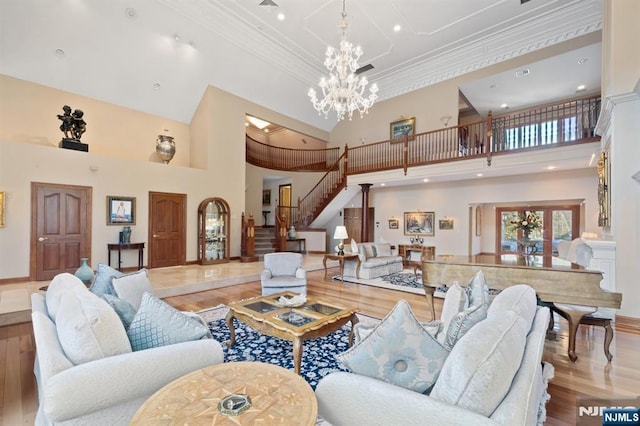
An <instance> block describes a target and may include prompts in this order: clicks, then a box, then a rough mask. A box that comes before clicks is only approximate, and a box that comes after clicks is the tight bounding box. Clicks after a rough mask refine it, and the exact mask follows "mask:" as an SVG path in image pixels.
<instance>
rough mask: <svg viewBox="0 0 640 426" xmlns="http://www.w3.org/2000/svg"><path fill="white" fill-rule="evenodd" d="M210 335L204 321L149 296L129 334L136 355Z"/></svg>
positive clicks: (146, 294)
mask: <svg viewBox="0 0 640 426" xmlns="http://www.w3.org/2000/svg"><path fill="white" fill-rule="evenodd" d="M208 333H209V329H208V328H207V327H206V326H205V325H203V324H202V323H201V322H200V321H198V320H197V319H195V318H191V317H189V316H187V315H185V314H183V313H182V312H180V311H179V310H177V309H176V308H174V307H173V306H170V305H168V304H167V303H165V302H163V301H162V300H160V299H158V298H157V297H156V296H154V295H153V294H151V293H149V292H145V293H144V294H143V295H142V302H141V303H140V309H138V312H136V315H135V317H134V318H133V321H131V325H130V326H129V329H128V330H127V335H128V336H129V341H130V342H131V349H133V350H134V351H140V350H143V349H149V348H157V347H160V346H166V345H172V344H175V343H181V342H188V341H191V340H199V339H201V338H203V337H204V336H207V335H208Z"/></svg>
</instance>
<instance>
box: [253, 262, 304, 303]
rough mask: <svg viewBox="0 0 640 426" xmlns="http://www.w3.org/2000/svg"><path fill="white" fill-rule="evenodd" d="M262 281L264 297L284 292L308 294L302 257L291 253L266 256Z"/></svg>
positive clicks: (261, 276)
mask: <svg viewBox="0 0 640 426" xmlns="http://www.w3.org/2000/svg"><path fill="white" fill-rule="evenodd" d="M260 281H261V283H262V295H263V296H268V295H270V294H274V293H279V292H282V291H292V292H294V293H302V294H307V271H305V270H304V269H302V255H301V254H300V253H290V252H279V253H268V254H265V255H264V271H262V274H260Z"/></svg>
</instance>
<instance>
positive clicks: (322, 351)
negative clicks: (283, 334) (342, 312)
mask: <svg viewBox="0 0 640 426" xmlns="http://www.w3.org/2000/svg"><path fill="white" fill-rule="evenodd" d="M227 312H228V309H227V308H226V307H217V308H212V309H208V310H205V311H201V312H198V314H199V315H200V316H201V317H202V318H203V319H204V320H205V321H206V322H207V323H208V324H209V329H210V330H211V334H212V335H213V338H214V339H216V340H217V341H218V342H220V343H222V348H223V351H224V362H234V361H259V362H266V363H269V364H275V365H279V366H281V367H284V368H287V369H289V370H293V343H291V342H290V341H288V340H282V339H279V338H277V337H271V336H266V335H264V334H260V333H258V332H257V331H254V330H253V329H251V328H250V327H249V326H247V325H245V324H243V323H241V322H239V321H238V320H236V319H234V325H235V331H236V343H235V345H233V347H232V348H228V347H227V345H226V343H225V342H227V341H228V340H229V339H230V337H231V336H230V334H229V328H228V327H227V324H226V322H225V320H224V317H225V316H226V314H227ZM358 317H359V318H360V321H361V322H368V321H371V322H375V321H378V320H375V319H373V318H370V317H367V316H364V315H360V314H359V315H358ZM350 331H351V325H350V324H347V325H345V326H343V327H342V328H340V329H339V330H337V331H335V332H333V333H330V334H329V335H328V336H325V337H318V338H316V339H311V340H305V341H304V343H303V352H302V363H301V365H300V375H301V376H302V377H303V378H304V379H305V380H306V381H307V383H309V385H311V387H312V388H313V389H314V390H315V388H316V386H317V384H318V381H320V379H321V378H323V377H324V376H326V375H327V374H329V373H331V372H333V371H338V370H340V371H346V369H345V368H343V367H342V366H341V365H339V364H338V361H337V360H336V359H335V357H334V355H336V354H338V353H341V352H344V351H346V350H347V349H348V348H349V333H350Z"/></svg>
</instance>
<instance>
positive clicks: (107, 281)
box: [89, 263, 124, 296]
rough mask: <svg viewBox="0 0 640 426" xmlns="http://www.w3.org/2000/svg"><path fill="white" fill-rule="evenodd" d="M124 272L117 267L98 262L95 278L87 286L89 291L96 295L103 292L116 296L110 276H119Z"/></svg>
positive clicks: (100, 294)
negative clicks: (89, 285)
mask: <svg viewBox="0 0 640 426" xmlns="http://www.w3.org/2000/svg"><path fill="white" fill-rule="evenodd" d="M123 275H124V274H123V273H122V272H120V271H118V270H117V269H113V268H112V267H111V266H109V265H105V264H104V263H98V268H97V272H96V278H95V279H94V280H93V284H91V287H89V291H90V292H92V293H93V294H96V295H98V296H102V295H103V294H110V295H112V296H118V294H117V293H116V291H115V289H114V288H113V284H111V279H112V278H120V277H121V276H123Z"/></svg>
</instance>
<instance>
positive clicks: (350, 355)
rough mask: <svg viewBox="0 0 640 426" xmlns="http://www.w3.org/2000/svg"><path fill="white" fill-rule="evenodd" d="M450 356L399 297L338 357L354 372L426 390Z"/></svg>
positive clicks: (418, 390) (337, 356) (414, 388)
mask: <svg viewBox="0 0 640 426" xmlns="http://www.w3.org/2000/svg"><path fill="white" fill-rule="evenodd" d="M448 355H449V350H447V349H446V348H445V347H444V346H443V345H442V344H441V343H440V342H438V340H437V339H436V338H435V337H433V336H432V335H431V334H429V332H428V331H427V330H426V329H425V328H424V327H423V326H422V324H421V323H420V321H418V319H417V318H416V317H415V315H414V314H413V312H412V311H411V307H410V306H409V303H407V301H405V300H400V301H399V302H398V303H397V304H396V306H395V307H394V308H393V310H392V311H391V312H390V313H389V314H387V316H386V317H384V318H383V319H382V321H380V323H379V324H378V325H377V326H376V327H375V328H374V330H373V331H371V333H369V334H368V335H367V336H365V337H363V338H362V340H361V341H359V342H358V343H357V344H355V345H354V346H353V347H352V348H351V349H349V350H347V351H346V352H343V353H341V354H339V355H336V358H337V359H338V360H339V361H340V362H341V363H342V364H343V365H344V366H345V367H347V368H348V369H349V370H351V371H352V372H353V373H356V374H360V375H362V376H368V377H372V378H374V379H379V380H383V381H385V382H387V383H391V384H394V385H397V386H402V387H404V388H407V389H411V390H414V391H416V392H426V391H428V390H430V389H431V387H432V386H433V385H434V384H435V382H436V380H437V379H438V376H439V375H440V370H441V369H442V366H443V365H444V361H445V360H446V359H447V356H448Z"/></svg>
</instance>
